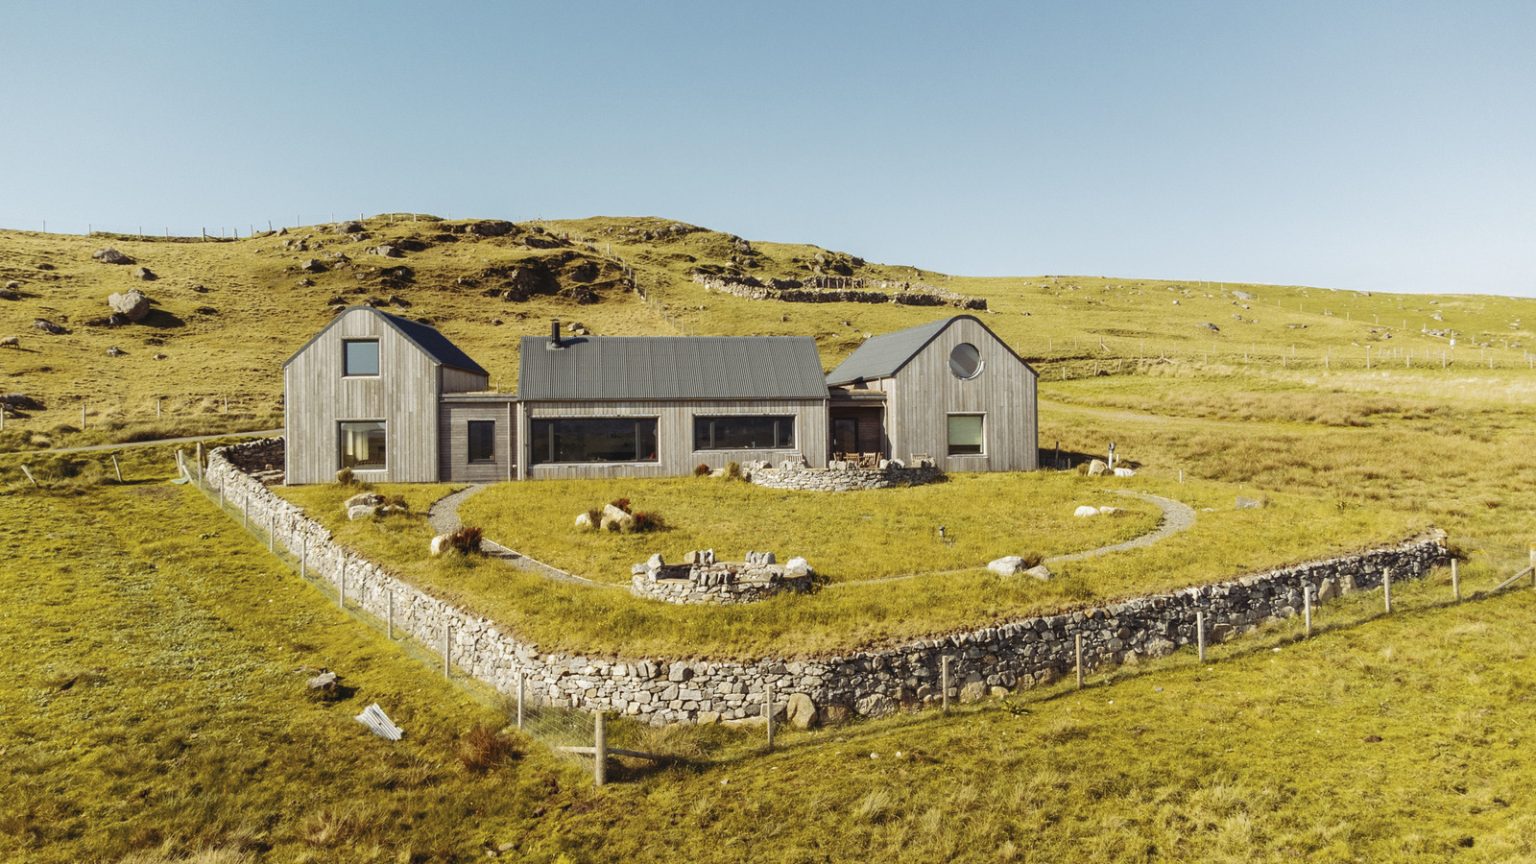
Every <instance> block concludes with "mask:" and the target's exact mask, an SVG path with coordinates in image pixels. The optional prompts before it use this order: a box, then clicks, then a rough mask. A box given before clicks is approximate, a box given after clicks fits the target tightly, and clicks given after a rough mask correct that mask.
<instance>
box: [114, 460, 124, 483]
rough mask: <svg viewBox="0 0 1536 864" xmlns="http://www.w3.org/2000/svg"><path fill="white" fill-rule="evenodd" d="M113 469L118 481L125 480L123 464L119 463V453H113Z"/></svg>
mask: <svg viewBox="0 0 1536 864" xmlns="http://www.w3.org/2000/svg"><path fill="white" fill-rule="evenodd" d="M112 470H113V472H115V473H116V474H117V482H119V483H121V482H123V466H121V465H119V464H117V454H116V453H113V454H112Z"/></svg>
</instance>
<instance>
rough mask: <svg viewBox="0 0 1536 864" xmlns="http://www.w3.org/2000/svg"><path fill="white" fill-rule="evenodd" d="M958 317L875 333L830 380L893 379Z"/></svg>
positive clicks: (841, 382) (837, 381) (829, 377)
mask: <svg viewBox="0 0 1536 864" xmlns="http://www.w3.org/2000/svg"><path fill="white" fill-rule="evenodd" d="M956 317H970V316H956ZM954 320H956V319H955V318H940V319H939V320H937V321H929V322H928V323H927V324H919V325H917V326H916V327H908V328H907V329H905V330H897V331H896V332H895V333H884V334H881V335H879V336H871V337H870V338H868V339H866V340H864V344H863V345H860V346H859V347H858V348H855V349H854V351H853V353H852V354H850V355H848V359H847V360H844V361H843V362H842V363H841V364H839V365H838V367H837V368H836V369H833V370H832V372H831V374H829V375H827V383H828V384H832V385H837V384H851V383H853V382H854V381H873V380H875V379H876V378H889V377H891V376H892V375H895V374H896V371H897V370H898V369H900V368H901V367H903V366H905V365H907V361H908V360H911V359H912V357H913V356H914V355H916V354H917V352H919V351H921V350H923V346H925V345H927V344H928V343H929V342H931V341H933V338H934V337H935V336H937V335H939V333H941V332H943V330H944V328H945V327H948V326H949V323H950V322H951V321H954Z"/></svg>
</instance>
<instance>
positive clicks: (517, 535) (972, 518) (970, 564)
mask: <svg viewBox="0 0 1536 864" xmlns="http://www.w3.org/2000/svg"><path fill="white" fill-rule="evenodd" d="M1105 486H1106V484H1100V483H1097V482H1095V481H1091V480H1088V479H1085V478H1079V477H1077V476H1075V475H1064V474H1042V473H1033V474H968V475H956V476H954V477H952V478H951V479H950V480H949V481H948V482H945V483H938V484H930V485H927V486H916V487H909V488H897V489H875V490H867V491H862V492H851V493H844V494H837V495H829V494H827V493H817V492H785V491H776V490H772V489H764V488H762V487H760V486H754V485H752V484H750V483H744V482H739V481H730V480H724V479H720V478H711V477H705V478H699V477H690V478H686V479H671V480H654V481H649V480H648V481H643V482H636V481H632V480H624V479H615V480H551V481H539V482H534V483H502V484H497V485H495V486H492V487H491V488H489V489H487V490H485V491H484V492H481V493H479V494H477V495H475V496H474V497H472V498H470V499H469V500H468V501H467V502H465V504H464V506H463V507H462V508H461V510H460V515H461V516H462V518H463V520H464V522H465V523H466V524H470V525H479V526H481V527H482V528H484V529H485V531H486V534H487V536H489V537H492V538H494V539H496V540H497V541H499V542H501V543H504V544H506V545H508V546H510V547H512V548H514V549H516V550H518V551H519V552H522V553H524V554H527V555H531V556H533V557H534V558H537V559H539V560H541V561H544V562H546V563H549V564H553V565H555V566H556V567H559V568H561V569H563V570H567V571H569V572H573V573H578V574H581V575H583V576H586V577H588V578H590V579H597V580H600V581H609V582H614V583H618V584H624V585H627V584H629V570H630V565H632V564H635V563H638V562H642V561H644V560H645V559H646V558H647V557H649V556H650V555H651V553H653V552H661V553H662V554H663V556H664V557H665V558H666V559H667V560H669V561H681V560H682V556H683V553H684V552H687V551H689V550H691V549H709V548H712V549H714V550H715V553H716V555H717V556H718V557H719V559H720V560H722V561H724V560H730V561H739V560H742V556H743V555H744V554H745V553H746V552H747V551H748V550H751V549H761V550H772V551H774V552H776V553H777V555H778V557H779V560H780V561H785V560H788V559H789V558H791V557H793V556H796V555H799V556H803V557H805V558H806V559H807V560H808V561H810V562H811V566H813V567H814V568H816V572H817V573H818V574H820V575H822V576H824V577H826V578H827V579H829V580H831V581H834V582H854V581H860V580H864V579H871V578H880V577H884V576H895V575H902V574H909V573H922V572H932V571H940V570H957V569H975V568H976V567H977V566H978V565H981V564H985V563H986V562H988V561H990V560H992V559H994V558H999V557H1002V556H1003V555H1019V554H1024V553H1028V552H1038V553H1041V554H1044V555H1047V556H1050V555H1057V554H1061V553H1063V552H1072V551H1076V550H1079V549H1090V548H1095V547H1099V546H1105V545H1109V544H1111V543H1118V542H1120V541H1122V540H1128V539H1130V538H1132V537H1135V536H1137V535H1139V534H1145V533H1147V532H1148V531H1151V530H1152V529H1154V528H1156V527H1157V524H1158V520H1159V517H1160V515H1161V514H1160V511H1159V510H1158V509H1157V508H1156V507H1155V506H1153V505H1151V504H1148V503H1146V502H1143V501H1139V500H1137V499H1134V498H1128V497H1125V496H1120V495H1115V494H1112V493H1111V492H1110V491H1109V490H1108V489H1107V488H1105ZM618 498H628V499H630V502H631V503H630V506H631V507H632V508H633V509H634V510H636V511H642V510H643V511H646V512H652V513H659V514H661V515H662V516H663V517H664V518H665V519H666V523H667V525H668V529H667V530H665V531H659V532H655V533H650V534H627V535H625V534H618V535H615V534H612V533H606V532H583V531H578V530H576V529H575V528H574V527H573V522H574V520H575V517H576V514H578V513H584V512H586V511H587V509H588V508H601V507H602V506H603V505H604V504H606V503H608V502H610V501H613V500H615V499H618ZM1085 503H1093V504H1095V505H1105V506H1114V507H1119V508H1122V509H1121V512H1119V513H1116V514H1114V515H1112V516H1109V517H1107V518H1095V519H1079V518H1077V517H1075V516H1073V515H1072V514H1073V510H1074V509H1075V508H1076V506H1077V505H1078V504H1085ZM940 525H942V526H944V529H945V537H944V538H940V537H939V533H938V529H939V526H940Z"/></svg>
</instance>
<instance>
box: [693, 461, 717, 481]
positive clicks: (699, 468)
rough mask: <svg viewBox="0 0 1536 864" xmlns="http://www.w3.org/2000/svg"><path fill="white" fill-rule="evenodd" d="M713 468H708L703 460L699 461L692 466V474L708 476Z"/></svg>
mask: <svg viewBox="0 0 1536 864" xmlns="http://www.w3.org/2000/svg"><path fill="white" fill-rule="evenodd" d="M713 470H714V469H712V468H710V467H709V466H708V465H705V464H704V463H703V462H700V463H699V464H698V465H695V466H694V468H693V476H695V477H708V476H709V473H710V472H711V471H713Z"/></svg>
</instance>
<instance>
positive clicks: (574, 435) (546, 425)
mask: <svg viewBox="0 0 1536 864" xmlns="http://www.w3.org/2000/svg"><path fill="white" fill-rule="evenodd" d="M532 438H533V445H534V446H533V462H534V464H539V463H545V462H655V461H656V419H655V418H653V417H645V418H638V419H637V418H628V417H625V418H620V417H612V418H609V417H602V418H595V417H594V418H582V419H570V420H535V421H533V433H532Z"/></svg>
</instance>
